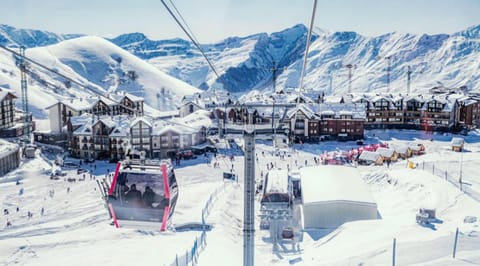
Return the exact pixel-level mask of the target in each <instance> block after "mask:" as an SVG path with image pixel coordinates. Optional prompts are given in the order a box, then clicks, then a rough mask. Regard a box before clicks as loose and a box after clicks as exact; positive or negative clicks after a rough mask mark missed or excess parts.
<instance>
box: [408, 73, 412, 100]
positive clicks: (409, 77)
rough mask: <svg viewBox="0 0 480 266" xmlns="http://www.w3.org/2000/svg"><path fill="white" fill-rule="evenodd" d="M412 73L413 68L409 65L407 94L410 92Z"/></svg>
mask: <svg viewBox="0 0 480 266" xmlns="http://www.w3.org/2000/svg"><path fill="white" fill-rule="evenodd" d="M411 75H412V68H411V67H410V66H407V94H410V81H411Z"/></svg>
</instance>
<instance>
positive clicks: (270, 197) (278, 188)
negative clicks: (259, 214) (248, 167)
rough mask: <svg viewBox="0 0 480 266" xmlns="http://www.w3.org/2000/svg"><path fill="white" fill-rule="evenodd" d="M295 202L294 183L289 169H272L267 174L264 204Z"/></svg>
mask: <svg viewBox="0 0 480 266" xmlns="http://www.w3.org/2000/svg"><path fill="white" fill-rule="evenodd" d="M292 202H293V185H292V180H291V178H290V176H289V175H288V171H287V170H272V171H269V172H268V173H267V174H266V176H265V183H264V185H263V196H262V199H261V201H260V203H261V204H262V205H269V204H288V205H289V206H290V205H291V203H292Z"/></svg>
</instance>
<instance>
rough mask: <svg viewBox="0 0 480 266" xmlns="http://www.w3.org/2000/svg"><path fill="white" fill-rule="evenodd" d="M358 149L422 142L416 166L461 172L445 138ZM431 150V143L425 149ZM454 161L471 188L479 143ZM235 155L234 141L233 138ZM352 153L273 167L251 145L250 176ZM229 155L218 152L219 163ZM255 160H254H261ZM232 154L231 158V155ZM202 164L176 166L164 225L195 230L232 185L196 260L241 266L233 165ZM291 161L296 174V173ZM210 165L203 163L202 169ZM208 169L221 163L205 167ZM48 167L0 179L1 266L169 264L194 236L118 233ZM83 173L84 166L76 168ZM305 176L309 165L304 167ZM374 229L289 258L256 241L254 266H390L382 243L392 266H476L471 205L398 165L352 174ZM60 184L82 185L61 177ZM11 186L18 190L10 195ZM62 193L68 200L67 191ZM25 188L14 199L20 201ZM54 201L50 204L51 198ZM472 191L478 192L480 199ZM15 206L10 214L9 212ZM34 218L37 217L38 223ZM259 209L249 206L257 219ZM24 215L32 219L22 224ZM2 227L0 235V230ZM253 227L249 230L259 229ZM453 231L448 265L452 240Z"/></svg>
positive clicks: (306, 149) (398, 139) (330, 147)
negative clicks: (427, 219) (426, 218)
mask: <svg viewBox="0 0 480 266" xmlns="http://www.w3.org/2000/svg"><path fill="white" fill-rule="evenodd" d="M367 134H368V135H369V138H368V139H367V141H366V142H368V143H374V142H378V141H380V140H381V141H387V142H388V143H389V144H400V143H406V142H410V141H416V142H421V143H423V144H424V145H425V146H426V147H427V154H426V155H423V156H418V157H414V158H413V160H415V161H422V160H430V161H435V162H438V163H439V164H441V165H442V167H443V168H444V169H445V170H447V171H452V172H454V171H456V170H457V169H458V168H459V161H458V160H457V159H456V158H459V157H458V156H459V154H458V153H454V152H451V151H449V150H448V147H449V141H450V139H451V137H452V136H451V135H441V134H438V135H426V134H423V133H421V132H415V131H370V132H368V133H367ZM431 139H433V141H431ZM466 140H467V143H466V146H465V148H466V150H467V151H469V152H468V153H467V152H466V153H465V154H464V160H463V175H464V177H465V179H464V182H465V183H468V184H470V185H471V186H472V188H475V187H476V186H477V184H478V183H480V181H479V180H478V177H477V175H476V171H475V165H476V162H478V159H479V155H480V154H479V152H480V136H479V135H478V133H474V134H472V135H469V136H468V137H467V138H466ZM236 141H237V143H238V144H240V145H241V143H242V141H241V139H236ZM350 146H355V144H354V143H351V142H343V143H339V142H325V143H321V144H316V145H309V144H304V145H301V146H300V145H295V151H293V150H288V151H287V157H286V159H285V160H281V159H280V158H279V157H273V156H272V155H271V154H272V153H271V152H272V146H271V143H269V142H268V141H258V142H257V145H256V153H257V155H258V159H259V161H258V164H257V166H256V169H255V171H256V176H257V178H258V179H259V178H260V173H261V171H263V173H264V174H265V173H266V164H267V163H270V162H271V163H273V164H274V165H276V167H277V168H284V169H285V168H286V164H289V166H290V167H292V168H294V169H295V168H298V167H300V166H302V167H303V166H304V165H305V160H307V164H308V165H312V164H313V157H314V156H318V154H319V153H320V152H323V151H335V150H337V149H343V148H348V147H350ZM230 152H233V151H232V150H227V153H230ZM262 152H263V154H264V155H262ZM235 154H238V152H237V153H235ZM228 155H229V154H227V156H221V155H220V154H219V155H217V157H216V158H213V156H212V155H210V158H209V161H208V160H207V158H205V157H203V156H199V157H198V158H197V159H194V160H189V161H181V165H180V166H177V167H176V176H177V180H178V184H179V199H178V203H177V207H176V211H175V214H174V215H173V224H174V225H181V224H184V223H195V222H201V210H202V208H203V206H204V204H205V202H206V201H207V200H208V197H209V195H210V193H212V192H213V191H214V190H215V189H217V188H219V187H222V186H224V183H223V180H222V173H223V172H224V171H228V172H230V171H231V169H232V165H233V171H234V172H235V173H236V174H239V176H240V180H239V183H238V184H235V183H233V184H228V185H227V188H226V189H225V191H224V192H223V193H221V194H220V196H219V198H218V199H217V200H216V202H215V203H214V205H213V207H212V210H211V213H210V215H209V217H208V218H207V223H208V224H210V225H212V229H211V231H208V232H207V246H206V247H205V249H204V250H203V251H201V252H200V255H199V258H198V265H242V258H243V254H242V253H243V234H242V230H243V156H240V155H235V157H234V161H230V160H229V156H228ZM295 160H296V161H297V165H296V164H295ZM208 162H210V163H208ZM214 162H218V163H219V164H220V167H219V168H214V167H213V164H214ZM49 167H50V166H49V165H48V164H47V163H46V162H45V161H43V160H42V159H40V158H39V157H37V158H35V159H33V160H30V161H28V162H25V163H24V164H23V165H22V166H21V167H20V168H19V169H18V170H16V171H14V172H11V173H9V174H8V175H6V176H4V177H2V178H1V179H0V195H1V196H0V197H1V205H2V208H3V209H4V208H8V209H9V211H10V214H9V215H8V216H5V215H3V214H0V215H1V219H0V222H1V223H2V229H0V265H12V264H19V265H66V264H68V265H88V264H90V265H132V264H137V265H170V264H171V263H173V262H174V259H175V255H176V254H177V253H178V254H179V255H182V254H185V251H186V250H187V249H189V248H191V245H192V243H193V241H194V239H195V237H197V236H199V234H200V232H199V231H195V230H192V231H182V232H175V233H174V232H167V233H159V232H156V231H152V230H137V229H132V228H121V229H116V228H114V227H113V226H111V225H110V220H109V216H108V214H107V211H106V209H105V208H104V207H103V205H102V201H101V199H100V193H99V192H98V191H96V183H95V182H94V181H93V180H90V179H89V176H88V175H87V177H86V180H85V181H84V182H78V181H77V182H76V183H69V182H65V181H63V179H62V180H57V181H54V180H50V179H49V175H48V169H49ZM84 167H85V165H84ZM307 167H308V166H307ZM87 168H88V169H91V170H92V171H93V173H94V175H95V177H96V178H102V177H104V176H105V174H106V172H107V169H108V170H110V171H111V170H113V169H114V165H113V164H108V163H105V162H98V161H97V162H96V168H93V167H90V166H87ZM358 169H359V171H360V172H361V174H362V177H363V179H364V181H365V182H366V184H367V186H368V188H369V190H370V192H371V194H372V195H373V197H374V199H375V201H376V202H377V205H378V210H379V213H380V215H381V217H382V219H379V220H368V221H355V222H349V223H346V224H344V225H342V226H340V227H339V228H337V229H336V230H333V231H321V230H317V231H306V232H304V233H303V241H302V242H300V244H299V250H295V251H293V250H292V249H291V247H290V246H288V245H283V246H278V247H277V248H276V249H274V248H273V245H272V243H271V240H270V236H269V233H268V231H263V230H256V234H255V264H256V265H359V264H362V265H389V264H391V259H392V241H393V238H396V241H397V256H396V260H397V264H398V265H478V264H479V263H480V252H478V250H480V232H479V226H480V222H478V221H476V222H474V223H464V218H465V217H466V216H475V217H477V218H480V202H477V201H475V200H473V199H471V198H470V197H468V196H467V195H465V194H463V193H462V192H461V191H459V189H458V188H456V187H455V186H453V185H452V184H450V183H448V182H446V181H444V180H443V179H442V178H440V177H437V176H433V175H432V174H431V173H430V172H429V171H424V170H422V169H418V168H417V169H410V168H406V162H405V161H403V160H400V161H399V162H398V163H392V164H391V165H390V168H387V167H386V166H359V167H358ZM66 172H67V177H76V178H78V177H81V176H82V175H77V174H76V172H75V171H74V170H66ZM17 179H19V180H20V181H21V182H22V184H20V185H15V181H16V180H17ZM68 187H70V192H69V193H67V188H68ZM20 188H24V193H23V195H19V190H20ZM53 189H54V190H55V193H54V195H53V197H50V195H49V191H50V190H53ZM479 191H480V189H479ZM17 206H19V207H20V211H19V212H18V213H17V212H16V211H15V208H16V207H17ZM426 206H433V207H435V208H436V211H437V217H438V219H439V221H438V222H436V223H432V224H430V225H429V226H420V225H418V224H416V222H415V213H416V212H417V211H418V208H420V207H426ZM42 207H44V208H45V213H44V215H43V216H41V215H40V209H41V208H42ZM258 209H259V204H257V206H256V211H257V212H258ZM27 211H31V212H33V214H34V215H33V217H32V218H31V219H28V218H27V216H26V213H27ZM7 218H8V219H10V221H11V222H12V227H9V228H4V227H3V225H5V224H6V219H7ZM258 224H259V220H257V221H256V226H257V228H258ZM457 227H458V228H459V231H460V235H459V244H458V246H457V254H456V258H455V259H453V258H452V249H453V239H454V233H455V230H456V228H457Z"/></svg>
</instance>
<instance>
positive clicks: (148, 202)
mask: <svg viewBox="0 0 480 266" xmlns="http://www.w3.org/2000/svg"><path fill="white" fill-rule="evenodd" d="M125 187H126V188H124V193H125V201H126V202H127V203H128V204H131V205H133V206H135V207H147V208H153V207H157V206H153V204H154V203H156V202H159V201H158V195H157V194H156V193H155V192H154V191H153V189H152V188H151V187H150V186H146V187H145V191H144V192H143V193H142V192H141V191H140V190H138V189H137V185H136V184H132V185H131V186H130V188H128V187H127V186H126V185H125Z"/></svg>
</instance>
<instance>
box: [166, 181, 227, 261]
mask: <svg viewBox="0 0 480 266" xmlns="http://www.w3.org/2000/svg"><path fill="white" fill-rule="evenodd" d="M226 185H227V183H224V184H223V186H221V187H219V188H217V189H215V191H214V192H213V193H212V194H210V197H209V198H208V200H207V202H206V203H205V206H204V207H203V209H202V233H201V234H200V236H198V237H196V238H195V240H194V241H193V244H192V247H191V248H189V249H187V250H186V251H185V252H182V253H177V254H176V255H175V260H174V261H173V262H172V263H171V264H170V265H171V266H184V265H185V266H189V265H192V266H194V265H197V263H198V256H199V255H200V252H201V251H203V250H204V249H205V247H206V246H207V227H208V226H207V224H206V222H205V219H206V218H207V217H208V215H209V214H210V211H211V209H212V207H213V204H214V203H215V201H216V200H217V199H218V196H219V194H220V193H221V192H224V191H225V190H226Z"/></svg>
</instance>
